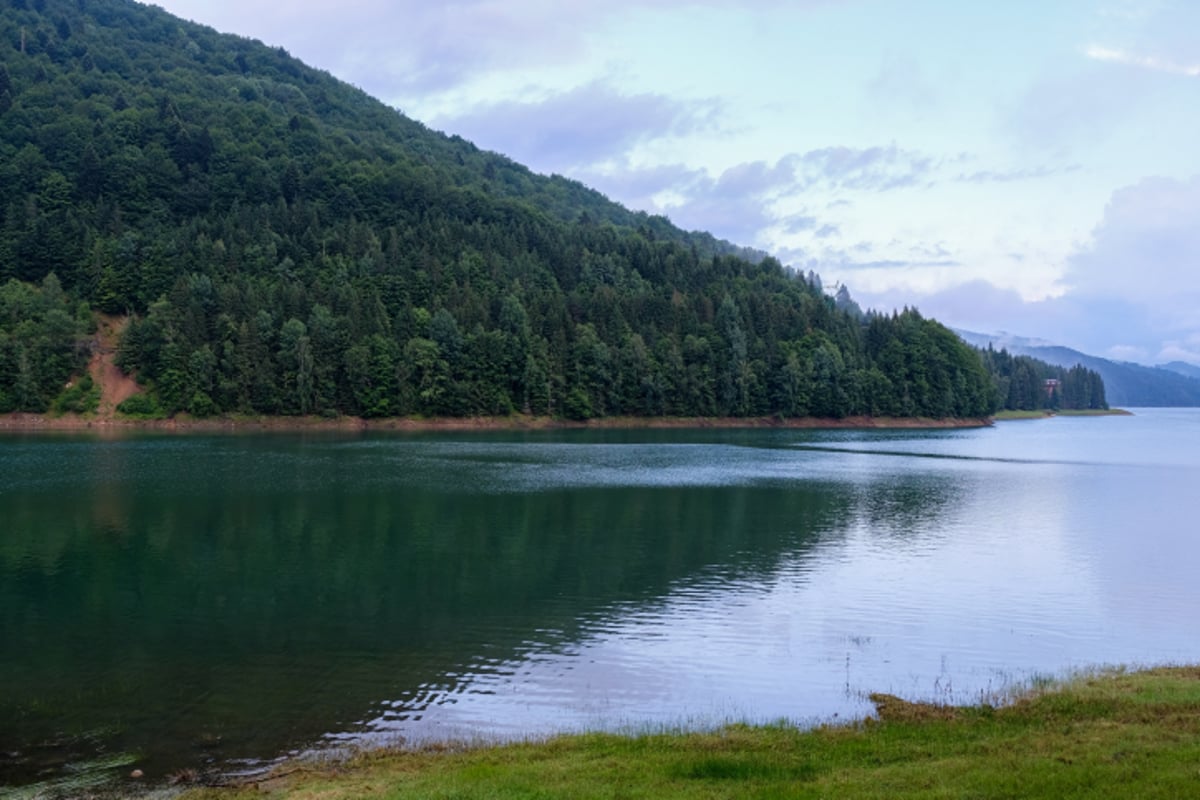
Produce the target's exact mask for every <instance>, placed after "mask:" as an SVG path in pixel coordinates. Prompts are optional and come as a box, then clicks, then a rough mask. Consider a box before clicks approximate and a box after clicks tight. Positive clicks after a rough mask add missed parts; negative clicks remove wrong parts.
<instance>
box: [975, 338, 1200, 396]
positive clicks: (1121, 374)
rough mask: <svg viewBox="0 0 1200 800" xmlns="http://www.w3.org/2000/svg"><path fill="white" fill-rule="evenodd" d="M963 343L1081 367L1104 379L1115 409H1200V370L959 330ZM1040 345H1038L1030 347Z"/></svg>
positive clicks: (1183, 365)
mask: <svg viewBox="0 0 1200 800" xmlns="http://www.w3.org/2000/svg"><path fill="white" fill-rule="evenodd" d="M955 333H957V334H958V335H959V336H960V337H961V338H962V339H963V341H965V342H967V343H968V344H972V345H974V346H976V347H988V346H989V345H990V346H991V347H993V348H995V349H1005V350H1008V351H1009V352H1010V353H1013V354H1014V355H1025V356H1032V357H1033V358H1037V359H1040V360H1042V361H1046V362H1048V363H1050V364H1056V365H1058V366H1061V367H1071V366H1074V365H1075V364H1082V365H1083V366H1085V367H1087V368H1088V369H1091V370H1095V371H1096V372H1099V373H1100V376H1101V377H1102V378H1104V386H1105V390H1106V392H1107V397H1108V402H1109V403H1111V404H1112V405H1114V406H1133V407H1139V406H1140V407H1156V406H1200V368H1197V367H1193V366H1192V365H1190V364H1184V363H1182V362H1174V366H1169V367H1146V366H1142V365H1141V364H1131V363H1129V362H1126V361H1111V360H1109V359H1107V358H1100V357H1098V356H1090V355H1087V354H1086V353H1081V352H1079V351H1078V350H1072V349H1071V348H1069V347H1061V346H1057V345H1052V344H1050V343H1048V342H1045V341H1044V340H1040V339H1025V338H1022V337H1019V336H1013V335H1011V334H1007V333H999V334H984V333H974V332H972V331H963V330H956V331H955ZM1032 342H1037V344H1031V343H1032Z"/></svg>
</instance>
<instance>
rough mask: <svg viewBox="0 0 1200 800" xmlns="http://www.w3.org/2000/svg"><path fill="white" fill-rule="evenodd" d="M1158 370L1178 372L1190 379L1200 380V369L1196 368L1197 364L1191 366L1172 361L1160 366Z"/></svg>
mask: <svg viewBox="0 0 1200 800" xmlns="http://www.w3.org/2000/svg"><path fill="white" fill-rule="evenodd" d="M1158 368H1159V369H1165V370H1170V371H1171V372H1177V373H1179V374H1180V375H1184V376H1186V377H1188V378H1196V379H1197V380H1200V367H1198V366H1196V365H1195V364H1189V363H1187V362H1186V361H1171V362H1169V363H1166V364H1159V365H1158Z"/></svg>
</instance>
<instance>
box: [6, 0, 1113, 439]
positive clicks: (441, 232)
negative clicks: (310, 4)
mask: <svg viewBox="0 0 1200 800" xmlns="http://www.w3.org/2000/svg"><path fill="white" fill-rule="evenodd" d="M0 2H5V3H7V6H6V7H4V8H3V9H2V10H0V203H2V205H0V412H7V411H14V410H25V411H44V410H47V409H55V410H77V409H79V408H81V407H83V408H85V407H86V406H87V402H88V397H89V396H90V395H89V392H90V390H91V387H90V385H89V384H88V382H87V379H86V378H85V377H84V376H83V367H84V365H85V364H86V361H87V358H88V357H89V353H90V348H91V342H92V338H91V334H92V330H93V328H94V322H93V319H94V317H95V315H96V314H108V315H116V316H121V317H124V316H130V317H132V319H133V321H132V322H131V324H130V325H129V326H128V328H127V329H126V332H125V334H124V337H123V339H122V342H121V346H120V350H119V353H118V363H119V365H120V366H121V367H122V368H123V369H125V370H126V371H128V372H129V373H131V374H134V375H136V376H137V378H138V380H139V381H140V382H141V383H142V384H143V385H144V387H145V392H144V393H143V394H141V395H138V396H135V397H134V398H132V399H130V400H128V401H126V404H125V406H124V407H123V409H122V410H124V411H126V412H128V413H131V414H141V415H150V416H156V415H173V414H177V413H180V412H186V413H189V414H192V415H196V416H208V415H213V414H222V413H264V414H282V415H294V414H323V415H339V414H353V415H362V416H368V417H370V416H392V415H409V414H418V415H445V416H461V415H475V414H499V415H504V414H509V413H513V412H525V413H530V414H538V415H554V416H564V417H568V418H574V419H587V418H591V417H599V416H610V415H639V416H654V415H674V416H765V415H779V416H785V417H790V416H822V417H842V416H846V415H856V414H872V415H896V416H918V415H919V416H929V417H981V416H986V415H988V414H990V413H991V412H992V411H994V410H995V409H996V408H997V407H1003V406H1005V405H1008V404H1011V403H1014V402H1015V403H1017V404H1023V403H1026V402H1032V400H1030V399H1029V396H1027V395H1026V394H1025V387H1026V383H1027V379H1026V372H1027V371H1029V370H1027V369H1026V368H1025V362H1019V363H1017V362H1016V361H1014V362H1012V363H1009V362H1008V361H1005V360H1004V359H1002V358H998V357H997V356H995V355H994V354H993V355H991V356H988V355H987V354H983V355H981V354H980V352H979V351H976V350H973V349H972V348H970V347H968V346H966V345H965V344H964V343H963V342H961V341H960V340H959V339H958V338H957V337H956V336H955V335H954V334H953V333H951V332H950V331H949V330H947V329H946V328H944V327H943V326H941V325H940V324H938V323H936V322H934V321H931V320H927V319H924V318H923V317H921V315H920V314H918V313H917V312H916V311H914V310H905V311H903V312H901V313H893V314H886V315H884V314H874V313H871V314H862V313H861V312H858V311H857V309H856V308H850V309H847V308H842V307H839V305H840V304H839V303H835V301H834V300H833V299H832V298H830V297H828V296H827V295H826V294H825V293H824V292H823V291H822V289H821V286H820V282H819V279H818V278H817V277H816V276H815V275H812V274H809V275H803V274H799V273H796V272H793V271H791V270H789V269H787V268H785V267H783V266H782V265H781V264H780V263H779V262H778V261H776V260H775V259H773V258H770V257H766V256H765V255H764V254H761V253H756V252H754V251H749V250H744V249H742V248H738V247H735V246H734V245H731V244H729V243H726V242H721V241H718V240H716V239H715V238H713V237H712V236H710V235H708V234H703V233H688V232H684V231H682V230H679V229H678V228H675V227H674V226H673V225H671V223H670V222H669V221H668V220H666V219H665V218H663V217H654V216H648V215H645V214H641V213H637V212H631V211H629V210H627V209H625V208H623V207H621V206H620V205H618V204H616V203H613V202H611V201H609V200H607V199H606V198H604V197H603V196H601V195H600V194H598V193H596V192H594V191H592V190H589V189H587V188H586V187H584V186H582V185H581V184H579V183H577V182H574V181H570V180H567V179H564V178H561V177H557V176H552V177H545V176H539V175H535V174H534V173H532V172H530V171H529V170H527V169H526V168H524V167H522V166H520V165H518V164H516V163H514V162H512V161H510V160H508V159H506V158H504V157H502V156H499V155H496V154H492V153H486V152H483V151H481V150H479V149H478V148H476V147H474V146H473V145H471V144H470V143H468V142H466V141H464V140H462V139H460V138H457V137H452V136H445V135H442V134H440V133H437V132H434V131H431V130H429V129H427V128H425V127H424V126H422V125H421V124H420V123H418V122H415V121H413V120H410V119H408V118H406V117H404V116H403V115H402V114H400V113H398V112H397V111H395V110H393V109H390V108H388V107H386V106H385V105H383V104H382V103H379V102H377V101H375V100H372V99H371V98H369V97H368V96H366V95H365V94H364V93H362V92H361V91H359V90H357V89H354V88H352V87H350V86H347V85H346V84H343V83H341V82H339V81H337V80H335V79H334V78H332V77H331V76H329V75H328V74H326V73H323V72H319V71H316V70H313V69H311V68H309V67H306V66H305V65H303V64H302V63H300V62H299V61H297V60H295V59H293V58H292V57H291V56H289V55H288V54H287V53H286V52H285V51H283V50H281V49H272V48H269V47H266V46H264V45H263V44H261V43H258V42H255V41H251V40H248V39H243V38H239V37H236V36H229V35H222V34H218V33H216V32H215V31H213V30H211V29H209V28H205V27H202V26H198V25H194V24H191V23H187V22H184V21H181V20H179V19H177V18H175V17H172V16H171V15H169V14H167V13H165V12H163V11H161V10H160V9H157V8H153V7H150V6H143V5H140V4H138V3H134V2H130V0H0ZM1018 361H1019V360H1018ZM1043 367H1045V368H1047V369H1049V368H1048V366H1047V365H1040V366H1038V367H1034V368H1030V369H1032V371H1033V373H1036V375H1035V380H1036V377H1042V379H1043V380H1044V377H1047V376H1048V373H1045V370H1044V369H1043ZM1044 373H1045V374H1044ZM1090 381H1091V378H1088V380H1087V382H1088V388H1087V389H1086V390H1080V391H1082V394H1080V393H1079V392H1078V391H1076V390H1074V389H1072V390H1071V393H1070V396H1071V398H1072V399H1071V400H1067V394H1068V392H1067V391H1066V390H1065V388H1064V390H1063V393H1062V397H1061V398H1060V400H1059V402H1060V403H1062V404H1063V407H1069V406H1068V405H1067V403H1068V402H1071V403H1073V402H1076V398H1077V397H1083V396H1086V398H1087V400H1086V402H1088V403H1096V402H1099V403H1103V387H1102V384H1101V385H1100V389H1099V393H1098V394H1097V392H1096V391H1095V390H1094V387H1092V386H1091V383H1090ZM1097 381H1098V379H1097ZM1065 386H1066V383H1065V381H1064V387H1065Z"/></svg>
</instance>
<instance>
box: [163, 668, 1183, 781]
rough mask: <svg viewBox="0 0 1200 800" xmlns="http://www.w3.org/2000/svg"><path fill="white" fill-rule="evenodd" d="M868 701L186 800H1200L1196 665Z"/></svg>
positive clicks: (475, 752) (329, 772) (507, 748)
mask: <svg viewBox="0 0 1200 800" xmlns="http://www.w3.org/2000/svg"><path fill="white" fill-rule="evenodd" d="M872 700H873V701H875V703H876V706H877V708H878V709H879V719H877V720H868V721H866V722H863V723H859V724H854V725H838V726H828V727H822V728H817V729H815V730H800V729H798V728H794V727H791V726H787V725H775V726H764V727H749V726H742V725H734V726H731V727H728V728H724V729H722V730H719V731H715V732H705V733H681V734H678V733H677V734H648V735H642V736H619V735H611V734H585V735H579V736H565V737H560V738H555V739H552V740H549V741H546V742H542V743H531V744H514V745H504V746H495V747H485V748H478V749H463V750H454V749H453V748H447V749H444V750H442V751H440V752H437V751H430V750H425V751H419V752H405V751H401V752H373V753H367V754H364V755H362V756H359V757H357V758H355V759H352V760H350V761H347V762H345V763H342V764H338V765H335V766H327V767H317V766H303V765H292V766H290V767H285V768H283V769H282V770H281V772H282V773H285V774H281V775H279V776H278V777H274V778H271V779H269V780H262V781H260V782H259V783H257V784H255V785H252V786H243V787H240V788H232V789H203V790H194V791H192V792H190V793H187V794H185V795H184V798H185V800H237V799H239V798H251V797H255V798H261V797H285V798H298V799H300V800H317V798H320V799H321V800H337V799H338V798H446V799H449V798H558V797H571V798H719V797H747V798H778V797H794V798H808V797H812V798H818V797H839V798H896V797H902V798H904V797H924V798H1005V797H1011V798H1037V797H1046V798H1071V797H1076V798H1085V797H1086V798H1106V797H1111V798H1130V797H1138V798H1160V797H1161V798H1178V797H1196V796H1200V667H1187V668H1170V669H1155V670H1148V671H1144V672H1124V671H1116V672H1108V673H1103V674H1095V675H1088V676H1082V677H1079V678H1076V679H1074V680H1072V681H1070V682H1068V683H1066V684H1063V685H1056V686H1054V687H1053V688H1051V689H1048V690H1043V689H1038V690H1033V691H1031V692H1030V693H1029V694H1027V695H1026V696H1021V697H1017V698H1016V699H1015V700H1014V701H1013V702H1011V703H1009V704H1006V705H1004V706H1002V707H999V708H996V707H992V706H987V705H981V706H974V707H950V706H937V705H929V704H921V703H908V702H905V701H904V700H901V699H899V698H895V697H891V696H888V695H874V696H872Z"/></svg>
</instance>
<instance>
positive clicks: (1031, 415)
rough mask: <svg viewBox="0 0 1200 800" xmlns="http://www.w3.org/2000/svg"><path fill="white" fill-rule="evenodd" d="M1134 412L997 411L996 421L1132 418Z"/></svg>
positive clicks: (1073, 410)
mask: <svg viewBox="0 0 1200 800" xmlns="http://www.w3.org/2000/svg"><path fill="white" fill-rule="evenodd" d="M1132 416H1133V412H1132V411H1126V410H1125V409H1123V408H1103V409H1097V408H1086V409H1066V410H1062V411H1046V410H1039V411H997V412H996V416H995V420H996V421H997V422H1006V421H1010V420H1015V419H1046V418H1048V417H1132Z"/></svg>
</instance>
